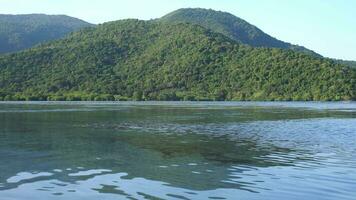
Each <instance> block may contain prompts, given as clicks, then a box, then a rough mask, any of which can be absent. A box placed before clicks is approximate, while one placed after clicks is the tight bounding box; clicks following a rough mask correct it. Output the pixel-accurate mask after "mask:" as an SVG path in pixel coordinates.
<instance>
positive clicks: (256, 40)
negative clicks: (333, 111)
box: [158, 8, 321, 57]
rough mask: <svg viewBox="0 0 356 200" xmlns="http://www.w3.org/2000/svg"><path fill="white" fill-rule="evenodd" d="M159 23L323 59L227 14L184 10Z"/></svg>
mask: <svg viewBox="0 0 356 200" xmlns="http://www.w3.org/2000/svg"><path fill="white" fill-rule="evenodd" d="M158 21H161V22H168V23H192V24H197V25H200V26H203V27H205V28H208V29H210V30H212V31H214V32H218V33H221V34H224V35H225V36H227V37H229V38H231V39H233V40H236V41H239V42H241V43H242V44H247V45H250V46H253V47H269V48H282V49H291V50H295V51H299V52H304V53H307V54H310V55H313V56H317V57H321V56H320V55H319V54H317V53H315V52H313V51H311V50H309V49H306V48H304V47H301V46H298V45H292V44H290V43H286V42H283V41H280V40H278V39H276V38H273V37H272V36H270V35H268V34H266V33H264V32H263V31H261V30H260V29H258V28H257V27H255V26H253V25H251V24H249V23H248V22H246V21H245V20H243V19H240V18H238V17H236V16H234V15H232V14H230V13H226V12H220V11H214V10H211V9H210V10H208V9H202V8H184V9H179V10H177V11H174V12H172V13H170V14H168V15H166V16H164V17H162V18H160V19H158Z"/></svg>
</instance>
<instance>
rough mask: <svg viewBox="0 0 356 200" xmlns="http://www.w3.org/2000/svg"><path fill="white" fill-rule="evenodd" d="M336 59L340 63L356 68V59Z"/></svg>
mask: <svg viewBox="0 0 356 200" xmlns="http://www.w3.org/2000/svg"><path fill="white" fill-rule="evenodd" d="M335 61H336V62H338V63H340V64H343V65H347V66H349V67H353V68H356V61H351V60H335Z"/></svg>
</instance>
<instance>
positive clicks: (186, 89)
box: [0, 20, 356, 100]
mask: <svg viewBox="0 0 356 200" xmlns="http://www.w3.org/2000/svg"><path fill="white" fill-rule="evenodd" d="M355 91H356V70H355V69H352V68H349V67H345V66H343V65H340V64H337V63H336V62H334V61H332V60H330V59H324V58H321V57H315V56H311V55H308V54H305V53H301V52H296V51H293V50H288V49H287V50H286V49H277V48H254V47H250V46H248V45H244V44H241V43H240V42H237V41H235V40H233V39H231V38H230V37H227V36H225V35H223V34H221V33H217V32H214V31H212V30H210V29H206V28H204V27H202V26H199V25H195V24H189V23H167V22H159V21H140V20H120V21H116V22H110V23H105V24H102V25H99V26H97V27H95V28H87V29H83V30H80V31H78V32H74V33H72V34H71V35H69V36H68V37H66V38H64V39H61V40H57V41H54V42H51V43H47V44H43V45H40V46H37V47H35V48H32V49H29V50H26V51H22V52H19V53H14V54H9V55H5V56H0V98H1V99H3V100H126V99H133V100H351V99H353V100H355V99H356V94H355Z"/></svg>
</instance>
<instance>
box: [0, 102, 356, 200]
mask: <svg viewBox="0 0 356 200" xmlns="http://www.w3.org/2000/svg"><path fill="white" fill-rule="evenodd" d="M355 142H356V103H354V102H349V103H302V102H301V103H278V102H275V103H265V102H256V103H252V102H245V103H242V102H241V103H240V102H233V103H168V102H162V103H158V102H150V103H144V102H143V103H133V102H126V103H75V102H74V103H50V102H49V103H43V102H37V103H36V102H34V103H6V102H5V103H0V199H1V200H14V199H16V200H25V199H26V200H27V199H36V200H41V199H46V200H52V199H65V200H72V199H88V200H91V199H105V200H107V199H109V200H110V199H115V200H116V199H178V200H179V199H318V200H327V199H344V200H351V199H352V200H355V199H356V145H355Z"/></svg>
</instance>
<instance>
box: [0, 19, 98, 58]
mask: <svg viewBox="0 0 356 200" xmlns="http://www.w3.org/2000/svg"><path fill="white" fill-rule="evenodd" d="M88 26H92V25H91V24H89V23H87V22H84V21H82V20H79V19H76V18H72V17H68V16H64V15H42V14H31V15H0V53H9V52H15V51H19V50H23V49H27V48H30V47H33V46H34V45H37V44H39V43H42V42H47V41H52V40H55V39H59V38H62V37H63V36H65V35H67V34H68V33H70V32H73V31H76V30H79V29H81V28H83V27H88Z"/></svg>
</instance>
